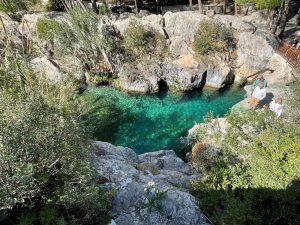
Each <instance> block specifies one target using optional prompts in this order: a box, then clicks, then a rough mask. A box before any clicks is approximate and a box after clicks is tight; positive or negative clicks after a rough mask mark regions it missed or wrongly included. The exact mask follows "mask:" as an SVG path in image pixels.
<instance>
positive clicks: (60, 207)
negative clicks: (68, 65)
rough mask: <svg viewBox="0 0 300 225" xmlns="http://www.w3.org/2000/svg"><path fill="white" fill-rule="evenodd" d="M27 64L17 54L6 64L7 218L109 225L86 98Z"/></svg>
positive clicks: (1, 198) (0, 105) (2, 151)
mask: <svg viewBox="0 0 300 225" xmlns="http://www.w3.org/2000/svg"><path fill="white" fill-rule="evenodd" d="M28 61H29V59H27V57H24V56H21V55H18V54H16V53H13V52H11V53H7V54H6V55H5V59H4V62H5V63H4V64H1V67H0V71H1V73H0V81H1V83H0V115H1V117H0V127H1V129H0V223H1V224H8V225H9V224H18V220H19V219H20V223H21V224H26V225H27V224H60V223H58V222H63V221H64V222H65V223H67V224H102V222H103V221H104V220H105V219H106V217H107V213H106V210H107V206H108V198H109V197H110V196H111V193H110V192H109V193H107V194H106V193H103V191H102V190H101V189H100V188H99V186H98V185H97V184H96V183H95V181H94V180H93V178H92V167H91V156H92V149H91V148H90V147H89V146H90V141H89V137H90V136H89V130H88V128H87V127H84V126H83V124H82V122H81V112H80V111H81V110H80V109H82V106H83V105H82V103H81V101H79V100H81V99H78V98H75V97H74V96H73V95H72V94H71V93H69V91H68V88H67V87H65V86H64V85H63V84H61V85H60V86H54V85H50V84H48V83H47V82H45V81H44V80H43V79H42V75H38V76H36V75H33V74H32V72H31V71H32V70H31V68H30V64H29V63H28ZM2 81H3V82H2ZM45 216H46V217H47V218H48V220H47V221H48V222H45Z"/></svg>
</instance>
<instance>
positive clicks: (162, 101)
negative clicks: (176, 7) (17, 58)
mask: <svg viewBox="0 0 300 225" xmlns="http://www.w3.org/2000/svg"><path fill="white" fill-rule="evenodd" d="M245 94H246V93H245V91H244V90H243V89H234V88H231V89H223V90H218V91H216V90H203V91H194V92H191V93H185V94H179V93H170V92H162V93H159V94H156V95H150V96H149V95H148V96H137V95H129V94H126V93H123V92H120V91H117V90H115V89H114V88H111V87H98V88H96V87H93V88H89V89H88V90H87V91H86V93H85V97H86V99H87V100H88V101H89V105H90V106H91V110H90V111H89V113H88V114H87V115H86V116H85V118H84V120H85V121H86V122H87V123H89V124H90V125H92V126H93V127H94V128H95V129H94V138H95V139H96V140H101V141H107V142H110V143H112V144H114V145H122V146H126V147H130V148H132V149H134V150H135V151H136V152H137V153H139V154H141V153H145V152H149V151H157V150H161V149H173V150H175V151H177V152H179V151H180V150H182V149H183V144H182V143H181V142H180V137H182V136H185V135H186V133H187V131H188V129H190V128H191V127H192V126H193V125H194V124H195V123H199V122H202V121H203V117H204V116H205V115H206V114H207V113H208V112H209V111H212V112H213V113H214V115H217V116H223V115H224V114H225V113H226V112H228V110H229V109H230V108H231V107H232V106H233V105H234V104H236V103H238V102H239V101H241V100H242V99H244V98H245Z"/></svg>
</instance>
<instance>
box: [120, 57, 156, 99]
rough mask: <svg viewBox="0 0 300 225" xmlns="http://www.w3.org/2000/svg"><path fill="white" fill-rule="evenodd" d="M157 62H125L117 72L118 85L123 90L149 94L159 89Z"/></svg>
mask: <svg viewBox="0 0 300 225" xmlns="http://www.w3.org/2000/svg"><path fill="white" fill-rule="evenodd" d="M161 73H162V70H161V65H160V63H159V62H139V63H137V64H136V65H132V64H126V65H124V67H123V69H122V70H121V71H120V73H119V82H118V87H119V88H120V89H122V90H124V91H128V92H133V93H140V94H150V93H156V92H158V90H159V85H158V81H159V79H160V77H161Z"/></svg>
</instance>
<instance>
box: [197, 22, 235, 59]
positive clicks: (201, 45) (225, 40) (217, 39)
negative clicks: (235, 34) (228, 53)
mask: <svg viewBox="0 0 300 225" xmlns="http://www.w3.org/2000/svg"><path fill="white" fill-rule="evenodd" d="M230 42H232V35H231V32H230V30H229V29H227V28H226V27H224V26H222V25H220V24H217V23H215V22H210V21H201V22H200V24H199V31H198V33H197V34H196V36H195V40H194V43H193V46H194V48H195V50H196V51H197V52H198V53H199V54H200V55H204V54H209V53H212V52H220V51H225V50H226V49H227V48H228V45H229V44H230Z"/></svg>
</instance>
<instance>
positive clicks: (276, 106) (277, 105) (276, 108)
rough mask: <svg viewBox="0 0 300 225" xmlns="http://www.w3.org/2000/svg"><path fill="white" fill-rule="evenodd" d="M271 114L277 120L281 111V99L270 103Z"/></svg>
mask: <svg viewBox="0 0 300 225" xmlns="http://www.w3.org/2000/svg"><path fill="white" fill-rule="evenodd" d="M269 109H270V110H271V111H272V112H274V113H275V114H276V117H277V118H279V117H280V116H281V114H282V111H283V105H282V98H277V99H275V100H273V101H272V102H271V103H270V108H269Z"/></svg>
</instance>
